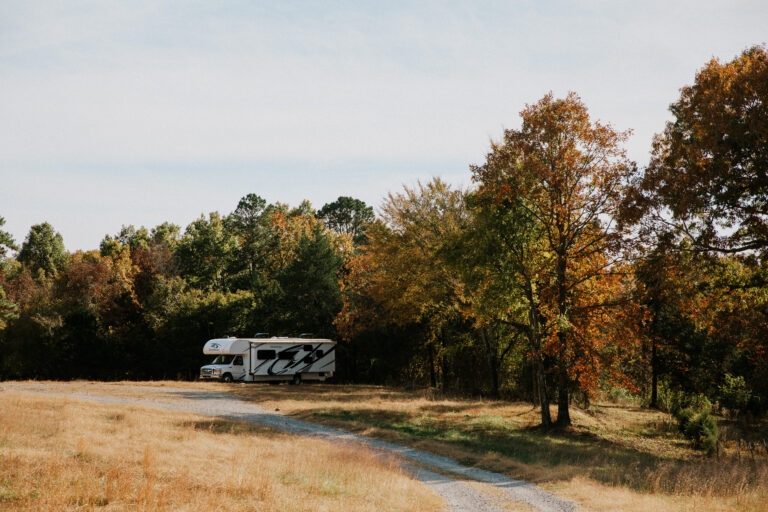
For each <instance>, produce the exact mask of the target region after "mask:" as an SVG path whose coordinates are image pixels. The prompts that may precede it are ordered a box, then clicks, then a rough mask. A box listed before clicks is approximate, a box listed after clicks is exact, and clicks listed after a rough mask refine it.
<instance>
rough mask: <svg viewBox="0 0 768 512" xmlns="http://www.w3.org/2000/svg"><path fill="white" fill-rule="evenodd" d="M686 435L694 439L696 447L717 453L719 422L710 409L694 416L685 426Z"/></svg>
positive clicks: (711, 453)
mask: <svg viewBox="0 0 768 512" xmlns="http://www.w3.org/2000/svg"><path fill="white" fill-rule="evenodd" d="M685 437H687V438H688V439H690V440H691V441H693V445H694V446H695V447H696V448H700V449H702V450H704V451H706V452H707V455H714V454H715V453H717V422H716V421H715V418H714V417H713V416H712V414H710V413H709V411H704V412H700V413H699V414H697V415H696V416H694V417H692V418H691V419H690V420H689V421H688V423H687V424H686V426H685Z"/></svg>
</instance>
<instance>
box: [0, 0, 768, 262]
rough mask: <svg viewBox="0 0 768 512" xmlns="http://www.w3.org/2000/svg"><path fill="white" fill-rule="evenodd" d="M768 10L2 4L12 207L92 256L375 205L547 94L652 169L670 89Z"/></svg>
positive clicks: (745, 36) (465, 157)
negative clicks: (346, 199) (108, 235)
mask: <svg viewBox="0 0 768 512" xmlns="http://www.w3.org/2000/svg"><path fill="white" fill-rule="evenodd" d="M765 19H768V4H765V3H764V2H734V3H729V4H728V5H725V4H723V3H719V2H712V3H706V2H682V3H676V4H675V5H672V6H670V5H668V4H667V3H665V2H586V3H583V2H555V3H546V4H544V3H542V2H511V3H510V2H487V3H482V2H481V3H475V2H450V3H449V2H424V3H418V4H415V5H414V4H412V3H402V4H398V3H391V2H385V3H381V2H370V3H368V4H364V3H362V4H361V3H359V2H341V1H340V2H329V3H323V5H322V7H320V6H318V4H317V3H311V2H307V3H295V2H277V3H275V2H272V3H266V2H265V3H261V4H260V5H259V4H254V3H251V2H235V1H232V2H214V3H211V2H189V1H184V2H162V3H157V2H138V1H135V2H50V3H46V2H18V3H10V2H4V3H2V4H0V173H2V175H3V181H4V182H5V183H11V187H10V188H9V187H3V188H2V189H0V215H3V216H5V217H6V218H7V219H8V226H10V228H11V229H12V230H13V231H14V233H15V234H16V235H17V237H19V238H21V237H22V236H23V234H24V233H25V232H26V230H27V229H28V227H29V224H31V223H32V222H37V221H39V220H40V219H43V218H45V219H48V220H51V221H53V222H54V224H55V225H56V227H57V228H59V229H60V230H61V231H62V233H63V234H64V236H65V240H66V241H67V245H68V246H69V247H70V248H77V247H94V246H95V245H96V244H97V243H98V240H99V239H100V238H101V237H102V236H103V234H104V233H105V232H108V231H110V232H112V231H115V230H117V229H119V227H120V226H119V224H120V223H128V222H133V223H146V224H153V223H159V222H162V221H163V220H172V221H176V222H179V223H186V222H188V221H189V220H191V217H190V215H197V214H198V213H199V212H200V211H207V210H213V209H226V208H232V207H233V206H234V204H235V203H236V201H237V198H238V197H239V196H241V195H243V194H245V193H247V192H251V191H255V192H258V193H261V194H263V195H265V196H268V197H270V198H271V199H273V200H278V199H279V200H283V201H293V202H295V201H297V200H299V199H301V198H305V197H306V198H309V199H311V200H313V201H314V202H315V203H318V204H321V203H322V202H324V201H327V200H330V199H333V198H334V197H335V196H337V195H339V194H342V193H344V194H355V195H358V196H360V197H362V198H363V199H365V200H367V201H369V202H374V203H377V202H378V200H379V198H380V197H382V196H383V195H384V194H385V193H386V192H387V190H390V189H393V188H397V187H399V186H400V184H401V183H402V182H403V181H406V182H409V183H412V182H413V181H415V180H416V179H418V178H419V177H421V178H426V177H428V176H429V175H431V174H435V173H441V174H444V175H447V176H448V177H449V178H450V179H453V180H455V181H463V182H466V181H468V171H466V169H467V166H468V164H470V163H473V162H479V161H481V160H482V158H483V155H484V153H485V151H486V150H487V147H488V140H489V138H491V137H498V136H499V135H500V134H501V131H502V129H503V127H505V126H506V127H511V126H515V125H516V124H517V112H518V111H519V110H520V109H521V108H522V106H523V105H524V103H526V102H533V101H536V100H537V99H538V98H539V97H541V96H542V95H543V94H544V93H546V92H547V91H549V90H553V91H554V92H555V93H556V94H564V93H565V92H566V91H568V90H576V91H577V92H579V93H580V94H581V95H582V97H583V98H584V100H585V101H586V103H587V105H588V106H589V107H590V108H591V110H592V112H593V113H594V114H595V115H596V116H597V117H599V118H601V119H603V120H606V121H610V122H612V123H613V124H615V125H616V126H617V127H618V128H621V129H625V128H634V129H635V136H634V137H633V139H632V140H631V141H630V146H629V149H630V154H631V155H632V156H633V157H634V158H635V159H638V160H640V161H641V162H642V161H644V160H645V158H646V154H647V151H648V148H649V141H650V138H651V136H652V134H653V133H654V132H655V131H659V130H660V129H661V128H662V126H663V123H664V121H665V119H667V117H668V113H667V112H666V108H667V105H668V104H669V103H670V102H671V101H673V100H674V98H675V97H676V95H677V89H678V88H679V87H680V86H682V85H683V84H685V83H687V82H690V81H691V80H692V78H693V74H694V72H695V70H696V69H697V68H699V67H701V66H702V65H703V63H704V62H705V61H706V60H707V59H708V58H709V57H711V56H713V55H716V56H721V57H723V58H730V57H732V56H733V55H735V54H736V53H738V52H739V51H740V50H741V49H743V48H745V47H747V46H749V45H751V44H754V43H758V42H761V38H763V39H764V38H765V37H766V35H765V30H764V20H765ZM275 167H277V168H279V169H280V172H278V173H276V172H274V168H275ZM95 169H98V172H97V171H95ZM185 169H192V173H191V174H190V173H187V172H185ZM10 176H16V177H17V178H16V179H15V180H10V179H6V178H8V177H10ZM188 176H193V177H194V179H189V177H188ZM361 176H363V177H364V178H363V179H361ZM54 177H55V179H54ZM94 177H96V178H94ZM296 177H299V178H298V179H297V178H296ZM175 190H182V191H184V193H183V194H182V195H181V196H178V195H174V191H175ZM129 191H130V193H127V192H129ZM110 194H111V195H112V197H113V198H114V200H113V201H107V202H94V201H93V197H98V196H110ZM51 197H60V198H62V200H60V201H51V200H50V198H51ZM169 197H171V198H173V200H168V198H169ZM43 198H48V199H43ZM185 198H186V199H189V198H194V204H193V205H192V206H189V207H188V206H186V204H187V202H188V201H186V200H185ZM153 205H155V206H154V207H153ZM182 205H183V206H182ZM65 211H66V212H69V213H68V214H67V215H64V212H65ZM193 212H194V213H193ZM82 219H88V220H87V221H86V222H83V220H82ZM118 219H119V220H118Z"/></svg>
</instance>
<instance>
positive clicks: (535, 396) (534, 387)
mask: <svg viewBox="0 0 768 512" xmlns="http://www.w3.org/2000/svg"><path fill="white" fill-rule="evenodd" d="M538 375H539V372H538V371H536V361H535V360H534V359H531V404H532V405H533V406H534V407H536V406H537V405H539V403H540V402H539V384H538V381H537V379H538Z"/></svg>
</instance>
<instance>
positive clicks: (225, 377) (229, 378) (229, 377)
mask: <svg viewBox="0 0 768 512" xmlns="http://www.w3.org/2000/svg"><path fill="white" fill-rule="evenodd" d="M221 380H223V381H224V382H232V375H230V374H228V373H225V374H224V375H223V376H222V377H221Z"/></svg>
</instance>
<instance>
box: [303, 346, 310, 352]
mask: <svg viewBox="0 0 768 512" xmlns="http://www.w3.org/2000/svg"><path fill="white" fill-rule="evenodd" d="M304 351H305V352H312V345H304Z"/></svg>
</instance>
